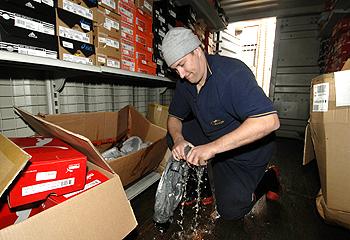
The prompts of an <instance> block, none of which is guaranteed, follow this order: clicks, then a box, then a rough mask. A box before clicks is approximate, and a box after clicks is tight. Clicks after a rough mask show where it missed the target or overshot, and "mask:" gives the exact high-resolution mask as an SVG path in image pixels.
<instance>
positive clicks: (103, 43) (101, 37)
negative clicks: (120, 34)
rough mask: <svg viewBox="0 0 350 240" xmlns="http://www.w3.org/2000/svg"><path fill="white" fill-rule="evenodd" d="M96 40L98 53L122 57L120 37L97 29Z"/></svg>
mask: <svg viewBox="0 0 350 240" xmlns="http://www.w3.org/2000/svg"><path fill="white" fill-rule="evenodd" d="M97 29H98V28H97ZM94 41H95V47H96V48H95V51H96V53H97V54H103V55H106V56H108V57H113V58H118V59H120V39H117V38H113V37H110V36H108V35H107V34H105V33H100V32H99V31H97V32H96V36H95V39H94Z"/></svg>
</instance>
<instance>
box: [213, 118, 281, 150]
mask: <svg viewBox="0 0 350 240" xmlns="http://www.w3.org/2000/svg"><path fill="white" fill-rule="evenodd" d="M278 128H279V119H278V116H277V114H271V115H267V116H264V117H258V118H248V119H246V120H245V121H244V122H243V123H242V125H241V126H240V127H239V128H237V129H235V130H234V131H232V132H230V133H228V134H226V135H224V136H222V137H220V138H218V139H217V140H215V141H213V142H211V143H209V145H210V146H211V147H212V148H213V149H214V152H215V154H217V153H222V152H226V151H229V150H232V149H235V148H238V147H241V146H244V145H247V144H249V143H252V142H254V141H256V140H258V139H261V138H263V137H264V136H266V135H268V134H270V133H271V132H273V131H275V130H276V129H278Z"/></svg>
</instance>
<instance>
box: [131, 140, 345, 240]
mask: <svg viewBox="0 0 350 240" xmlns="http://www.w3.org/2000/svg"><path fill="white" fill-rule="evenodd" d="M302 153H303V142H302V141H299V140H294V139H286V138H278V139H277V152H276V154H275V155H274V157H273V159H272V163H275V164H277V165H278V166H279V167H280V169H281V184H282V189H283V190H282V195H281V199H280V200H279V201H277V202H270V201H266V199H265V198H264V197H263V198H261V199H260V200H259V201H258V202H257V204H256V205H255V206H254V208H253V210H252V211H251V213H250V214H249V215H248V216H246V217H245V219H244V220H242V221H223V220H221V219H218V220H216V221H213V220H212V218H211V213H212V211H213V206H212V205H209V206H202V207H201V208H200V210H199V215H198V219H197V221H198V222H197V223H195V219H194V216H195V210H196V209H194V208H193V207H185V208H184V209H183V212H184V214H183V218H182V217H181V216H180V212H181V211H180V210H181V209H180V208H178V209H177V210H176V212H175V215H174V221H173V223H172V224H171V225H170V227H169V229H168V230H167V231H166V232H164V233H160V232H159V231H158V230H157V229H156V228H155V226H154V224H153V220H152V215H153V205H154V195H155V192H156V188H157V183H155V184H154V185H152V186H151V187H150V188H149V189H147V190H146V191H145V192H143V193H142V194H140V195H139V196H137V197H136V198H135V199H133V200H132V201H131V205H132V207H133V209H134V213H135V216H136V219H137V221H138V224H139V225H138V226H137V228H136V229H135V230H134V231H133V232H132V233H131V234H129V236H128V237H127V238H126V239H127V240H139V239H144V240H148V239H149V240H163V239H164V240H165V239H166V240H168V239H176V240H181V239H183V240H186V239H193V240H200V239H203V240H214V239H218V240H223V239H227V240H229V239H230V240H236V239H252V240H260V239H261V240H275V239H281V240H282V239H283V240H289V239H291V240H292V239H298V240H304V239H305V240H316V239H317V240H319V239H327V240H328V239H335V240H343V239H344V240H349V239H350V230H347V229H345V228H342V227H338V226H333V225H328V224H326V223H324V221H323V219H322V218H321V217H320V216H319V215H318V213H317V210H316V205H315V197H316V195H317V193H318V190H319V188H320V182H319V177H318V170H317V165H316V161H312V162H311V163H309V164H308V165H307V166H302ZM178 220H183V224H182V227H183V228H184V231H181V226H180V225H179V224H177V222H178ZM197 224H198V227H197V228H196V230H194V229H193V226H194V225H197Z"/></svg>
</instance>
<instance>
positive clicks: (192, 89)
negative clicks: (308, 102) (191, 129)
mask: <svg viewBox="0 0 350 240" xmlns="http://www.w3.org/2000/svg"><path fill="white" fill-rule="evenodd" d="M200 44H201V42H200V41H199V39H198V38H197V36H196V35H194V34H193V33H192V31H191V30H189V29H186V28H182V27H176V28H173V29H171V30H170V31H169V32H168V33H167V34H166V36H165V37H164V39H163V42H162V53H163V57H164V60H165V61H166V63H167V65H168V66H169V67H170V68H172V69H173V70H175V71H176V72H177V73H178V75H179V76H180V77H181V78H182V79H185V80H179V81H178V82H177V85H176V90H175V94H174V97H173V100H172V102H171V104H170V107H169V118H168V132H169V134H170V135H171V137H172V139H173V142H174V146H173V148H172V154H173V156H174V157H175V158H176V159H185V160H186V161H187V162H188V163H190V164H193V165H197V166H198V165H206V164H211V168H212V175H213V179H212V182H213V184H214V190H215V198H216V204H217V210H218V213H219V214H220V215H221V217H222V218H223V219H228V220H235V219H241V218H242V217H243V216H244V215H245V214H247V213H248V212H249V211H250V210H251V208H252V207H253V204H254V203H255V200H256V199H257V197H260V196H257V194H254V192H256V190H257V187H258V185H259V186H264V187H265V188H266V186H267V185H266V184H265V183H263V184H262V183H260V181H261V180H262V179H266V177H264V174H265V170H266V168H267V165H268V162H269V160H270V158H271V156H272V153H273V147H274V144H273V141H272V135H273V134H272V133H273V131H275V130H276V129H278V128H279V119H278V116H277V113H276V111H275V110H274V108H273V106H272V103H271V101H270V100H269V98H267V97H266V95H265V94H264V92H263V91H262V89H261V88H260V87H259V86H258V85H257V82H256V80H255V78H254V75H253V74H252V72H251V71H250V69H249V68H248V67H247V66H246V65H245V64H244V63H242V62H241V61H239V60H237V59H233V58H228V57H223V56H219V55H206V54H205V53H204V52H203V50H202V49H201V48H200ZM190 114H193V116H194V117H195V119H196V120H197V122H198V123H199V125H200V127H201V129H202V130H203V132H204V134H205V135H206V137H207V138H208V139H209V142H208V143H206V144H202V145H197V146H193V145H192V143H191V142H189V141H188V140H187V139H185V138H184V137H183V135H182V120H184V119H186V117H187V116H188V115H190ZM187 145H192V146H193V148H192V150H191V151H190V152H189V153H188V155H187V156H186V155H185V152H184V148H185V146H187ZM209 160H210V161H209ZM266 173H267V172H266ZM273 174H274V177H276V176H275V175H276V174H275V173H273ZM265 175H266V174H265ZM268 175H269V176H270V175H271V171H268ZM273 186H274V188H275V189H273V190H274V191H271V193H274V194H276V195H277V192H278V190H276V183H274V185H273ZM265 190H271V189H269V188H267V189H265ZM260 192H261V191H260ZM258 195H259V194H258ZM277 196H278V195H277Z"/></svg>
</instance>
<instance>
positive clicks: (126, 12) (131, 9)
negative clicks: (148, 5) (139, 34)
mask: <svg viewBox="0 0 350 240" xmlns="http://www.w3.org/2000/svg"><path fill="white" fill-rule="evenodd" d="M118 13H119V14H120V16H121V18H120V19H121V22H125V23H128V24H132V25H134V14H135V6H133V5H130V4H126V3H124V2H122V1H119V2H118Z"/></svg>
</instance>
